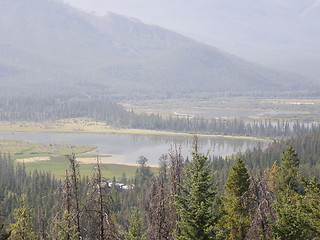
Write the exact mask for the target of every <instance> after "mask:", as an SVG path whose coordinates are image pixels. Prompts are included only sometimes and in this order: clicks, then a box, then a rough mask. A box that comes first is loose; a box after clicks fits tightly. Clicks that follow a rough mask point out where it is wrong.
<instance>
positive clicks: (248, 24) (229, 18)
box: [63, 0, 320, 73]
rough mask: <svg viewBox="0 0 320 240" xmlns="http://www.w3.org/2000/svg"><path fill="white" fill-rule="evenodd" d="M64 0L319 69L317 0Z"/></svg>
mask: <svg viewBox="0 0 320 240" xmlns="http://www.w3.org/2000/svg"><path fill="white" fill-rule="evenodd" d="M63 1H65V2H67V3H69V4H70V5H72V6H74V7H77V8H79V9H82V10H84V11H87V12H95V13H97V14H106V13H107V12H114V13H117V14H121V15H125V16H128V17H134V18H137V19H139V20H141V21H142V22H144V23H147V24H155V25H158V26H161V27H164V28H167V29H171V30H174V31H176V32H178V33H182V34H183V35H185V36H188V37H191V38H193V39H196V40H198V41H201V42H204V43H207V44H209V45H212V46H215V47H217V48H219V49H222V50H225V51H228V52H230V53H232V54H235V55H238V56H240V57H242V58H245V59H248V60H250V61H255V62H259V63H262V64H265V65H270V66H272V67H277V66H281V67H284V68H285V67H287V68H288V69H289V70H290V68H291V67H292V66H293V65H294V64H296V65H297V66H301V63H300V62H302V61H303V62H305V61H310V64H308V67H310V66H311V64H315V66H314V67H313V68H314V69H320V68H319V66H318V62H319V63H320V59H319V55H320V50H319V49H320V41H319V39H320V31H319V29H320V0H268V1H266V0H241V1H239V0H63ZM311 67H312V66H311ZM293 69H294V70H296V66H294V67H293ZM302 69H305V67H302ZM308 71H309V70H308ZM319 73H320V70H319Z"/></svg>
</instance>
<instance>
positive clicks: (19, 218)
mask: <svg viewBox="0 0 320 240" xmlns="http://www.w3.org/2000/svg"><path fill="white" fill-rule="evenodd" d="M13 216H14V220H15V222H14V223H12V224H11V225H10V227H9V229H10V230H11V236H10V237H9V240H35V239H37V238H36V235H35V233H34V226H33V217H32V209H31V208H30V207H29V206H28V205H27V202H26V198H25V196H23V197H22V199H21V207H20V208H18V209H16V210H15V211H14V213H13Z"/></svg>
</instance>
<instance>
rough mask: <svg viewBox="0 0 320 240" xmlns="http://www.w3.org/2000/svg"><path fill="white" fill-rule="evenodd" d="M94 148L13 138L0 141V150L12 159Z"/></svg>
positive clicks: (61, 154)
mask: <svg viewBox="0 0 320 240" xmlns="http://www.w3.org/2000/svg"><path fill="white" fill-rule="evenodd" d="M94 149H95V148H94V147H91V146H83V145H58V144H41V143H30V142H27V141H23V140H15V139H12V140H7V139H4V140H1V141H0V152H2V153H10V155H11V157H12V159H13V160H16V159H19V158H38V157H50V156H52V155H59V156H63V155H70V154H72V153H74V154H80V153H86V152H89V151H92V150H94Z"/></svg>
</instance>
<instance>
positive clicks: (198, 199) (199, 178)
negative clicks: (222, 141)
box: [176, 139, 216, 240]
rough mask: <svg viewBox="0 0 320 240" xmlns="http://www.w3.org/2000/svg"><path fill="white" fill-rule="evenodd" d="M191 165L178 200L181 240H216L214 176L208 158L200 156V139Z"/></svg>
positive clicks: (195, 145) (195, 147)
mask: <svg viewBox="0 0 320 240" xmlns="http://www.w3.org/2000/svg"><path fill="white" fill-rule="evenodd" d="M192 157H193V159H192V161H191V162H190V163H189V165H188V166H187V167H186V169H185V181H184V184H183V185H182V186H181V189H182V196H177V198H176V209H177V212H178V214H179V216H180V221H179V222H178V225H179V228H180V231H181V232H180V234H179V235H177V236H176V238H177V239H179V240H210V239H215V234H214V232H213V226H214V223H215V215H214V211H213V207H214V201H215V197H216V191H215V186H214V181H213V180H214V179H213V178H214V174H213V170H212V167H211V165H210V164H209V161H208V157H207V156H204V155H203V154H201V153H199V152H198V142H197V139H195V140H194V152H193V153H192Z"/></svg>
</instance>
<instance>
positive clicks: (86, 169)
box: [24, 158, 155, 179]
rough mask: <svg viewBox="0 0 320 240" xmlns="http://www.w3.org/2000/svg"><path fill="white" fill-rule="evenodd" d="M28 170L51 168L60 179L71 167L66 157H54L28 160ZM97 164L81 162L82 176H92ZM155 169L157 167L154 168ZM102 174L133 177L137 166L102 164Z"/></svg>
mask: <svg viewBox="0 0 320 240" xmlns="http://www.w3.org/2000/svg"><path fill="white" fill-rule="evenodd" d="M24 165H25V167H26V171H27V172H33V171H34V170H37V171H45V172H47V171H48V169H50V172H51V173H52V174H54V175H55V177H56V178H58V179H63V178H65V174H66V170H67V169H69V162H68V160H67V159H65V158H53V159H51V160H50V161H40V162H27V163H25V164H24ZM94 167H95V164H93V163H88V164H81V163H80V166H79V170H80V175H81V176H89V177H90V176H91V175H92V170H93V169H94ZM153 169H155V168H153ZM101 170H102V174H103V176H104V177H106V178H109V179H112V178H113V177H115V178H116V179H118V178H121V177H122V176H123V173H125V175H126V177H127V178H133V177H134V176H135V172H136V170H137V166H130V165H125V164H111V163H110V164H102V165H101Z"/></svg>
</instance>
